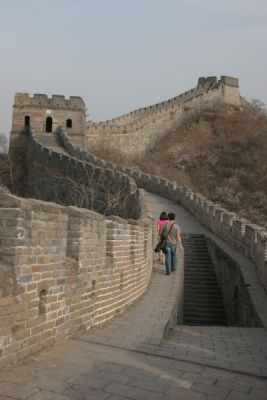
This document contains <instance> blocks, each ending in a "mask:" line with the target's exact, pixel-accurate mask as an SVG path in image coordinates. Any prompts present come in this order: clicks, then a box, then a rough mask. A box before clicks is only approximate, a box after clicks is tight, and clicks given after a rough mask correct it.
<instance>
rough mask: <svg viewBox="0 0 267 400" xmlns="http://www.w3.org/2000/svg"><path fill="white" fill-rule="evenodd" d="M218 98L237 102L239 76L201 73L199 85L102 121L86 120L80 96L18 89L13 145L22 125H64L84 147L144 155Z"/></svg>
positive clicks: (41, 128)
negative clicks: (104, 148)
mask: <svg viewBox="0 0 267 400" xmlns="http://www.w3.org/2000/svg"><path fill="white" fill-rule="evenodd" d="M219 102H224V103H229V104H234V105H239V104H240V102H241V100H240V94H239V86H238V79H236V78H231V77H227V76H221V79H219V80H217V77H214V76H211V77H207V78H203V77H202V78H199V80H198V85H197V86H196V87H195V88H193V89H191V90H189V91H187V92H185V93H183V94H181V95H179V96H176V97H174V98H171V99H169V100H166V101H163V102H161V103H158V104H154V105H151V106H148V107H144V108H140V109H138V110H135V111H132V112H130V113H128V114H125V115H122V116H120V117H118V118H114V119H111V120H108V121H103V122H97V123H95V122H92V121H86V108H85V105H84V102H83V100H82V98H81V97H76V96H71V97H70V98H69V99H66V98H65V97H64V96H60V95H52V97H51V98H49V97H47V96H46V95H45V94H34V95H33V97H30V96H29V94H28V93H17V94H16V96H15V102H14V106H13V121H12V131H11V146H17V147H21V146H23V145H24V141H25V140H24V139H25V138H24V137H23V135H22V134H21V132H22V131H23V130H27V129H29V128H30V129H32V130H34V131H35V132H36V133H38V134H39V133H46V132H56V130H57V129H58V127H62V128H63V129H65V130H66V131H67V133H68V135H69V136H70V138H71V140H72V142H73V143H74V144H75V145H76V146H79V147H81V148H82V149H84V150H90V151H94V150H96V149H99V148H103V147H104V146H107V143H108V147H109V149H111V151H114V149H115V150H116V151H117V152H119V153H121V154H123V155H126V156H127V157H128V158H129V157H135V156H136V155H141V154H142V153H144V152H145V151H146V150H148V149H149V148H151V147H152V146H153V145H154V144H155V143H156V142H157V141H158V140H159V139H161V138H162V137H163V136H165V135H166V134H168V132H170V131H172V130H173V129H175V127H176V126H177V125H178V124H180V123H181V122H182V120H183V118H185V117H186V116H187V114H188V111H192V110H195V109H198V108H200V107H203V106H204V105H205V104H209V105H210V104H217V103H219Z"/></svg>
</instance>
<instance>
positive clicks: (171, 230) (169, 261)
mask: <svg viewBox="0 0 267 400" xmlns="http://www.w3.org/2000/svg"><path fill="white" fill-rule="evenodd" d="M168 219H169V222H167V223H165V224H164V227H163V231H162V235H163V236H164V237H165V238H166V241H167V243H166V246H165V248H166V249H165V266H166V274H167V275H170V273H171V272H173V271H176V269H177V267H178V263H177V245H179V249H180V250H181V251H183V250H184V248H183V245H182V240H181V235H180V227H179V225H178V224H176V223H175V214H174V213H169V214H168Z"/></svg>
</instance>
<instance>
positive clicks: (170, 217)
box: [168, 213, 175, 221]
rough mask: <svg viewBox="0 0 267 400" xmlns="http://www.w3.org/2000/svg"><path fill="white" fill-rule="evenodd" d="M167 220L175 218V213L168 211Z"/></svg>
mask: <svg viewBox="0 0 267 400" xmlns="http://www.w3.org/2000/svg"><path fill="white" fill-rule="evenodd" d="M168 217H169V220H171V221H173V220H174V219H175V214H174V213H170V214H168Z"/></svg>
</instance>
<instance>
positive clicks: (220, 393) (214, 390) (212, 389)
mask: <svg viewBox="0 0 267 400" xmlns="http://www.w3.org/2000/svg"><path fill="white" fill-rule="evenodd" d="M192 390H195V391H196V392H201V393H205V394H209V395H212V396H216V397H218V398H221V399H224V398H225V397H226V395H227V394H228V393H229V390H228V389H225V388H221V387H218V386H211V385H205V384H202V383H197V384H195V385H193V386H192Z"/></svg>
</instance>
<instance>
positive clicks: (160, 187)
mask: <svg viewBox="0 0 267 400" xmlns="http://www.w3.org/2000/svg"><path fill="white" fill-rule="evenodd" d="M62 135H63V136H64V137H65V141H67V140H68V139H67V135H66V133H64V132H63V131H62ZM80 154H81V157H85V159H86V157H89V158H90V159H91V160H92V161H93V162H95V163H96V165H105V163H106V162H105V161H104V160H102V159H100V158H98V157H96V156H95V155H92V154H90V153H87V155H86V154H85V152H82V153H80ZM108 164H109V167H110V168H114V169H115V170H116V171H120V172H123V173H125V174H127V175H129V176H131V177H132V178H133V179H134V180H135V182H136V184H137V186H138V187H139V188H143V189H145V190H147V191H149V192H152V193H155V194H158V195H160V196H163V197H165V198H167V199H169V200H171V201H173V202H175V203H179V204H181V205H182V206H183V207H185V208H186V209H188V210H189V211H190V212H192V214H194V215H195V217H196V218H197V219H198V220H200V221H201V222H202V223H203V225H204V226H206V227H207V228H208V229H209V230H211V231H212V232H214V233H215V234H216V235H218V237H220V238H222V239H223V240H225V241H226V242H227V243H228V244H229V245H231V246H232V247H233V248H235V249H236V250H237V251H238V252H240V253H241V254H243V255H244V256H245V257H247V258H250V259H251V260H252V261H253V262H254V263H255V265H256V269H257V272H258V275H259V278H260V280H261V282H262V284H263V286H264V287H265V288H266V289H267V232H266V231H264V230H263V228H261V227H260V226H257V225H254V224H251V222H250V221H248V220H245V219H243V218H242V219H240V218H239V217H238V215H237V214H235V213H231V212H229V211H228V210H225V209H224V208H222V207H221V206H220V205H219V204H216V203H213V202H212V201H210V200H208V199H206V198H205V197H204V196H203V195H201V194H198V193H194V192H192V191H191V190H190V188H188V187H185V186H177V184H176V182H173V181H170V180H168V179H165V178H161V177H158V176H154V175H149V174H147V173H143V172H142V171H139V170H138V171H136V170H134V169H131V168H126V167H118V166H116V165H115V164H111V163H108Z"/></svg>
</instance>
